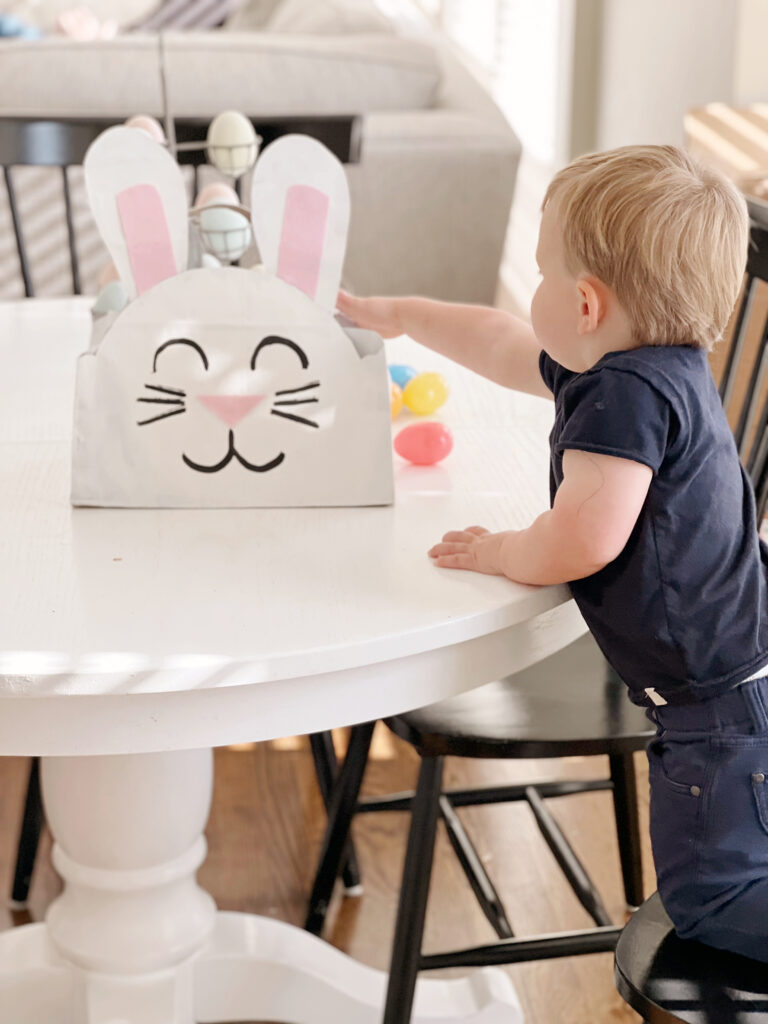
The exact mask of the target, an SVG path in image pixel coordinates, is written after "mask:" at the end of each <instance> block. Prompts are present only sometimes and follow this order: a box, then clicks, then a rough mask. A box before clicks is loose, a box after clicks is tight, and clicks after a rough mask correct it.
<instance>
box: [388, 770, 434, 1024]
mask: <svg viewBox="0 0 768 1024" xmlns="http://www.w3.org/2000/svg"><path fill="white" fill-rule="evenodd" d="M442 779H443V759H442V757H425V758H423V759H422V762H421V771H420V772H419V782H418V786H417V787H416V796H415V797H414V800H413V805H412V807H411V828H410V832H409V834H408V849H407V851H406V854H405V865H404V867H403V880H402V884H401V886H400V898H399V900H398V906H397V923H396V925H395V938H394V942H393V945H392V960H391V963H390V968H389V985H388V987H387V1000H386V1004H385V1007H384V1017H383V1019H382V1020H383V1024H408V1022H409V1021H410V1019H411V1009H412V1007H413V997H414V992H415V989H416V976H417V974H418V971H419V960H420V958H421V938H422V934H423V932H424V918H425V916H426V911H427V896H428V894H429V878H430V875H431V873H432V858H433V855H434V848H435V832H436V830H437V818H438V814H439V809H440V790H441V786H442Z"/></svg>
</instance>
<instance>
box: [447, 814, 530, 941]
mask: <svg viewBox="0 0 768 1024" xmlns="http://www.w3.org/2000/svg"><path fill="white" fill-rule="evenodd" d="M440 817H441V818H442V819H443V821H444V822H445V827H446V830H447V832H448V839H449V840H450V843H451V846H452V847H453V849H454V852H455V854H456V856H457V857H458V859H459V863H460V864H461V866H462V868H463V869H464V874H465V875H466V876H467V880H468V881H469V884H470V885H471V886H472V891H473V892H474V894H475V896H476V898H477V902H478V903H479V904H480V908H481V909H482V911H483V913H484V914H485V916H486V917H487V919H488V922H489V924H490V925H491V927H492V928H493V930H494V931H495V932H496V934H497V935H498V937H499V938H500V939H511V938H512V937H513V936H514V932H513V931H512V925H511V924H510V923H509V919H508V918H507V913H506V910H505V909H504V904H503V903H502V901H501V897H500V896H499V894H498V893H497V892H496V889H495V888H494V885H493V882H492V881H491V880H490V878H489V877H488V875H487V873H486V870H485V868H484V867H483V862H482V860H481V859H480V855H479V854H478V852H477V850H476V849H475V846H474V843H473V842H472V840H471V839H470V838H469V836H468V834H467V832H466V830H465V828H464V826H463V824H462V823H461V819H460V818H459V816H458V814H457V813H456V811H455V810H454V808H453V805H452V804H451V801H450V799H449V798H448V797H447V796H445V794H443V795H442V796H441V797H440Z"/></svg>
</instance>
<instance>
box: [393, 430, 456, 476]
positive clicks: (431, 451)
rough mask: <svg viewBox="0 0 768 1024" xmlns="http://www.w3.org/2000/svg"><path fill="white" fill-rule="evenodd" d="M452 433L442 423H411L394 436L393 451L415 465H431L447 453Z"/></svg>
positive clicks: (451, 445) (451, 441)
mask: <svg viewBox="0 0 768 1024" xmlns="http://www.w3.org/2000/svg"><path fill="white" fill-rule="evenodd" d="M452 448H453V434H451V432H450V430H449V429H448V428H447V427H446V426H444V425H443V424H442V423H436V422H429V423H413V424H412V425H411V426H410V427H405V429H404V430H401V431H400V433H399V434H398V435H397V437H396V438H395V451H396V452H397V454H398V455H402V457H403V458H404V459H407V460H408V461H409V462H413V463H415V464H416V465H417V466H432V465H434V463H435V462H440V460H441V459H444V458H445V457H446V455H449V454H450V452H451V449H452Z"/></svg>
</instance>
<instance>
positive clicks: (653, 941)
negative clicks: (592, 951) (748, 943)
mask: <svg viewBox="0 0 768 1024" xmlns="http://www.w3.org/2000/svg"><path fill="white" fill-rule="evenodd" d="M614 979H615V982H616V988H617V989H618V991H619V993H620V995H621V996H622V998H623V999H624V1000H625V1001H626V1002H627V1003H628V1004H629V1005H630V1006H631V1007H632V1009H633V1010H636V1011H637V1013H639V1014H640V1016H641V1017H642V1019H643V1021H644V1022H645V1024H747V1022H749V1024H768V965H766V964H764V963H761V962H760V961H759V960H750V959H749V958H748V957H745V956H738V955H737V954H736V953H724V952H722V951H721V950H719V949H713V948H712V947H711V946H704V945H702V944H701V943H699V942H692V941H686V940H685V939H680V938H678V936H677V935H676V934H675V929H674V926H673V925H672V922H671V921H670V920H669V918H668V917H667V915H666V913H665V911H664V908H663V907H662V905H661V900H660V899H659V894H658V893H654V895H653V896H651V898H650V899H649V900H647V901H646V902H645V903H644V904H643V905H642V906H641V907H640V909H639V910H638V911H637V913H635V914H633V916H632V917H631V919H630V920H629V922H628V924H627V925H626V927H625V928H624V931H623V932H622V933H621V936H620V937H619V941H618V943H617V946H616V954H615V961H614Z"/></svg>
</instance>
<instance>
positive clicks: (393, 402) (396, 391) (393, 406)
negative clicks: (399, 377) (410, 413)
mask: <svg viewBox="0 0 768 1024" xmlns="http://www.w3.org/2000/svg"><path fill="white" fill-rule="evenodd" d="M402 410H403V392H402V389H401V388H399V387H398V386H397V384H395V382H394V381H392V383H391V384H390V385H389V411H390V413H391V415H392V419H393V420H394V419H397V417H398V416H399V415H400V413H401V412H402Z"/></svg>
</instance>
